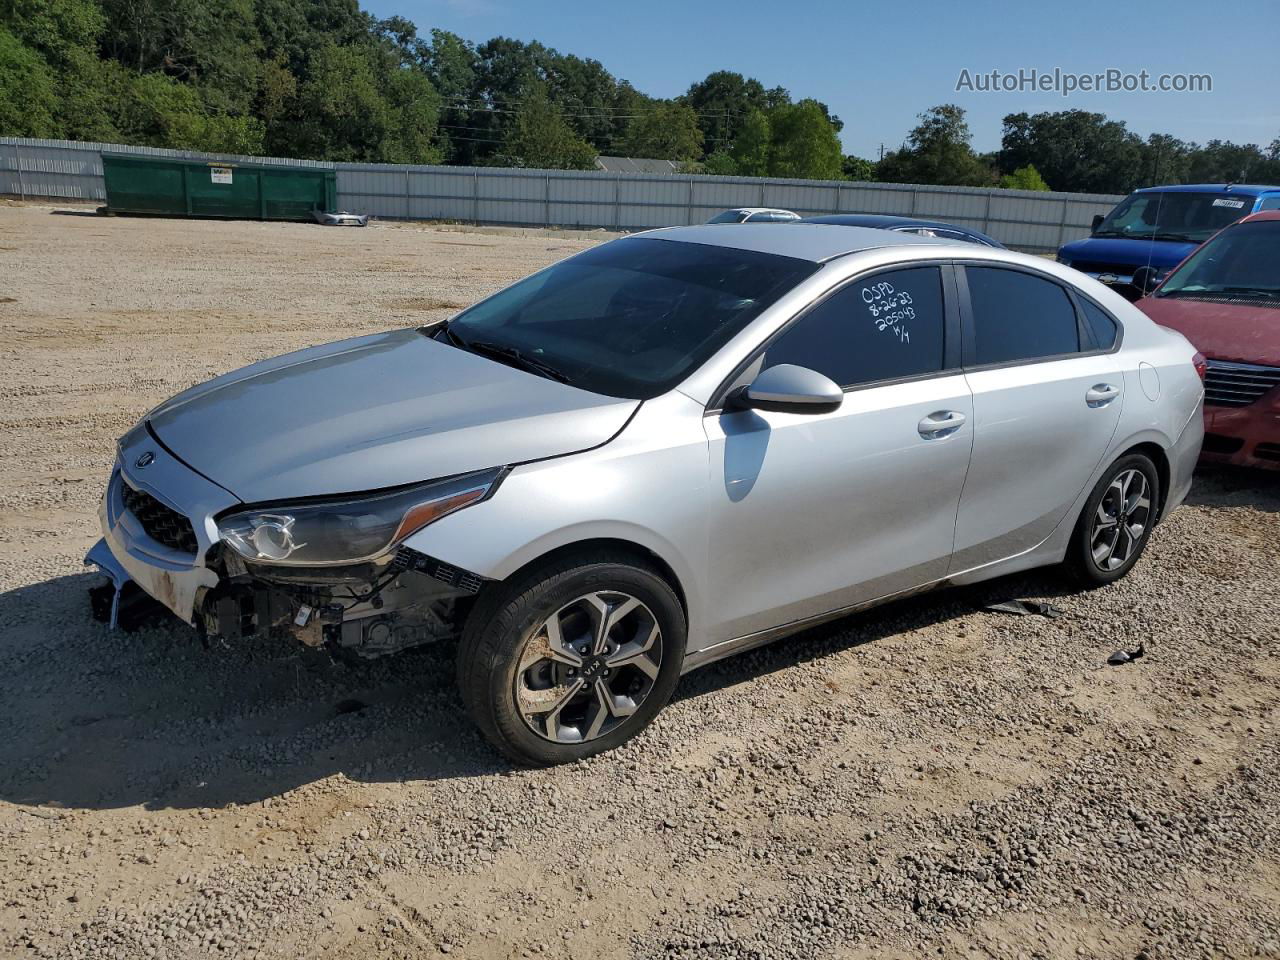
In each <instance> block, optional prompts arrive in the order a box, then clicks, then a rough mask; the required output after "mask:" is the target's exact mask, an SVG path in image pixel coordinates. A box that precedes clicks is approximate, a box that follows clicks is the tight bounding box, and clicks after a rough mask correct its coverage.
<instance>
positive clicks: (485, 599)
mask: <svg viewBox="0 0 1280 960" xmlns="http://www.w3.org/2000/svg"><path fill="white" fill-rule="evenodd" d="M685 630H686V627H685V616H684V611H683V609H682V608H681V605H680V601H679V599H678V598H677V597H676V594H675V592H674V591H673V590H672V588H671V586H670V585H669V584H668V583H667V582H666V580H665V579H664V578H663V577H662V576H661V575H660V574H659V573H658V572H657V571H656V570H655V569H653V568H652V567H650V566H648V565H647V564H645V563H643V562H642V561H640V560H638V559H637V558H635V557H632V556H627V555H626V554H622V553H614V552H603V551H595V552H590V553H587V552H584V553H579V554H575V555H570V556H567V557H564V558H561V559H559V560H555V561H553V562H551V563H550V564H547V565H545V566H540V567H536V568H534V569H532V570H530V571H528V572H526V573H523V574H518V575H517V576H516V577H514V578H513V579H512V580H510V581H507V582H504V583H500V584H496V585H494V586H493V587H491V588H489V590H488V591H486V593H485V594H484V595H482V596H481V598H480V600H479V601H478V602H477V604H476V607H475V609H474V610H473V611H472V612H471V615H470V616H469V617H468V618H467V624H466V627H465V629H464V631H463V635H462V640H461V642H460V643H459V646H458V685H459V688H460V691H461V694H462V699H463V702H464V703H465V704H466V707H467V711H468V712H469V713H470V715H471V718H472V719H473V720H474V721H475V723H476V725H477V726H478V727H479V728H480V731H481V732H482V733H483V734H484V735H485V737H486V738H487V739H488V740H489V742H490V743H492V744H493V745H494V746H495V747H496V748H497V749H498V750H499V751H501V752H502V753H503V754H504V755H505V756H507V757H508V758H510V759H511V760H514V761H515V762H516V763H519V764H523V765H526V766H552V765H554V764H559V763H569V762H571V761H574V760H581V759H583V758H585V757H589V756H592V755H594V754H597V753H600V752H602V751H604V750H611V749H613V748H614V747H616V746H618V745H620V744H622V743H625V742H626V741H627V740H629V739H631V738H632V737H633V736H635V735H636V734H637V733H639V732H640V731H641V730H643V729H644V728H645V727H646V726H648V724H649V723H650V721H651V720H652V719H653V718H654V717H655V716H656V715H657V713H658V711H659V710H661V709H662V707H663V706H665V705H666V703H667V701H668V700H669V699H670V698H671V694H672V692H673V691H674V690H675V687H676V684H677V683H678V682H679V679H680V667H681V664H682V662H683V659H684V647H685Z"/></svg>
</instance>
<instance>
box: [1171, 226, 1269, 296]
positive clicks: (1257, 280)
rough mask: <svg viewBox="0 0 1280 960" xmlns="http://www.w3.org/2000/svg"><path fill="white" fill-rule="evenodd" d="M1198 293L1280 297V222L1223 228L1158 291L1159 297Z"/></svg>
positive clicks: (1172, 274)
mask: <svg viewBox="0 0 1280 960" xmlns="http://www.w3.org/2000/svg"><path fill="white" fill-rule="evenodd" d="M1196 294H1215V295H1217V296H1232V297H1239V298H1240V299H1242V300H1277V299H1280V221H1275V220H1260V221H1257V222H1255V223H1242V224H1240V225H1239V226H1238V227H1232V228H1231V229H1230V230H1224V231H1223V232H1222V233H1220V234H1219V235H1218V236H1216V237H1214V238H1213V239H1212V240H1210V241H1209V242H1208V243H1206V244H1205V245H1204V246H1203V247H1201V248H1200V249H1199V250H1197V251H1196V252H1195V253H1193V254H1192V255H1191V256H1190V257H1189V258H1187V260H1186V262H1185V263H1183V264H1182V266H1181V267H1179V268H1178V269H1177V270H1175V271H1174V272H1173V273H1171V274H1170V275H1169V278H1168V279H1167V280H1165V282H1164V284H1163V285H1162V286H1161V287H1160V289H1159V290H1158V291H1156V296H1158V297H1192V298H1194V297H1195V295H1196Z"/></svg>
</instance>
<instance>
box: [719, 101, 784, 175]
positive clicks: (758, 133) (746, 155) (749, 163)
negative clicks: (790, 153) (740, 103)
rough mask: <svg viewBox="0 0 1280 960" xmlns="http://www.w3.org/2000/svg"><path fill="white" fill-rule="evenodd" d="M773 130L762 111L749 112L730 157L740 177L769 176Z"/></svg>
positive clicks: (735, 139)
mask: <svg viewBox="0 0 1280 960" xmlns="http://www.w3.org/2000/svg"><path fill="white" fill-rule="evenodd" d="M772 141H773V129H772V127H770V125H769V118H768V117H767V116H765V114H764V113H763V112H762V111H760V110H748V111H747V115H746V117H744V118H743V121H742V125H741V127H739V129H738V134H737V136H736V137H735V138H734V141H733V149H732V150H731V151H730V152H729V155H730V156H731V157H732V158H733V163H734V167H735V168H736V172H737V174H738V176H740V177H764V176H768V174H769V148H770V145H771V143H772Z"/></svg>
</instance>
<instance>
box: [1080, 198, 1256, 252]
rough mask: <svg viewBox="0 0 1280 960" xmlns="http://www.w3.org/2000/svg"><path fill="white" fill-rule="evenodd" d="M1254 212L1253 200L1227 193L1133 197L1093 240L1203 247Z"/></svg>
mask: <svg viewBox="0 0 1280 960" xmlns="http://www.w3.org/2000/svg"><path fill="white" fill-rule="evenodd" d="M1252 210H1253V197H1242V196H1240V195H1239V194H1226V193H1183V192H1180V191H1168V192H1163V193H1135V194H1131V195H1130V196H1128V197H1126V198H1125V199H1124V200H1122V201H1120V203H1119V204H1118V205H1117V206H1116V208H1115V209H1114V210H1112V211H1111V212H1110V213H1109V214H1107V217H1106V219H1105V220H1103V221H1102V223H1100V224H1099V225H1098V229H1097V230H1095V231H1094V232H1093V235H1094V236H1095V237H1129V238H1132V239H1134V240H1175V241H1176V240H1180V241H1184V242H1188V243H1203V242H1204V241H1205V240H1207V239H1209V238H1210V237H1211V236H1213V235H1214V234H1215V233H1216V232H1217V231H1219V230H1221V229H1222V228H1223V227H1225V226H1226V225H1227V224H1229V223H1234V222H1235V221H1237V220H1239V219H1240V218H1241V217H1243V216H1244V215H1245V214H1247V213H1249V212H1251V211H1252Z"/></svg>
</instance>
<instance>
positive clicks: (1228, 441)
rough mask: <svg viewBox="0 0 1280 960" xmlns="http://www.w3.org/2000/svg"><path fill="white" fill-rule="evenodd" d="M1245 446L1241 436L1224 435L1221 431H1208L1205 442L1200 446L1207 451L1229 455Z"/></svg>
mask: <svg viewBox="0 0 1280 960" xmlns="http://www.w3.org/2000/svg"><path fill="white" fill-rule="evenodd" d="M1243 446H1244V440H1242V439H1241V438H1240V437H1224V436H1223V435H1222V434H1220V433H1206V434H1205V435H1204V444H1203V445H1202V446H1201V447H1200V449H1201V450H1203V451H1204V452H1205V453H1221V454H1225V455H1227V456H1230V455H1231V454H1233V453H1235V452H1237V451H1238V450H1239V449H1240V448H1241V447H1243Z"/></svg>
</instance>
